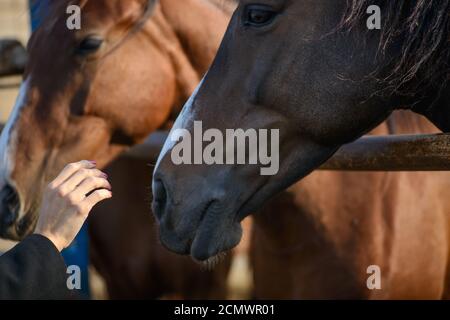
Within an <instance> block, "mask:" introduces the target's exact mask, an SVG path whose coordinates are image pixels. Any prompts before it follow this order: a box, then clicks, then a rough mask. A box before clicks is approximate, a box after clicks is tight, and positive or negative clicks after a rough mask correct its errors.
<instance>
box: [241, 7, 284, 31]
mask: <svg viewBox="0 0 450 320" xmlns="http://www.w3.org/2000/svg"><path fill="white" fill-rule="evenodd" d="M275 15H276V12H275V11H273V10H272V9H271V8H270V7H267V6H260V5H250V6H248V7H247V8H246V10H245V21H244V22H245V24H246V25H253V26H256V27H260V26H265V25H267V24H269V23H270V22H272V21H273V19H274V18H275Z"/></svg>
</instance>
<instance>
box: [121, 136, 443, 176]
mask: <svg viewBox="0 0 450 320" xmlns="http://www.w3.org/2000/svg"><path fill="white" fill-rule="evenodd" d="M166 138H167V133H164V132H158V133H155V134H152V135H151V136H150V137H149V138H148V139H147V140H146V141H145V142H144V143H143V144H141V145H138V146H136V147H133V148H132V149H131V150H130V151H129V152H128V153H127V156H129V157H137V158H144V159H146V158H148V159H152V160H154V159H156V157H157V155H158V154H159V151H160V150H161V147H162V145H163V143H164V141H165V139H166ZM321 169H323V170H346V171H450V134H429V135H391V136H368V137H363V138H361V139H359V140H357V141H356V142H353V143H350V144H347V145H344V146H343V147H342V148H341V149H340V150H339V151H338V152H337V153H336V154H335V155H334V156H333V157H332V158H331V159H330V160H329V161H328V162H327V163H325V164H324V165H323V166H322V167H321Z"/></svg>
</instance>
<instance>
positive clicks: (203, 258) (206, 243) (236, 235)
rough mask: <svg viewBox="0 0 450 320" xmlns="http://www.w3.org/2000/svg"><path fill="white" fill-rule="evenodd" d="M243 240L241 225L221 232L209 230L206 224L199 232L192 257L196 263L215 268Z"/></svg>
mask: <svg viewBox="0 0 450 320" xmlns="http://www.w3.org/2000/svg"><path fill="white" fill-rule="evenodd" d="M206 225H207V224H206ZM241 238H242V227H241V225H240V224H239V223H236V224H233V225H232V226H230V227H228V228H223V229H219V230H215V229H214V228H210V229H208V228H207V227H206V226H205V224H204V225H202V227H201V228H200V229H199V230H197V234H196V236H195V238H194V241H193V242H192V245H191V248H190V255H191V257H192V258H193V259H194V260H195V261H198V262H201V263H202V264H204V265H213V266H214V265H215V264H217V263H218V262H219V261H220V259H221V258H222V257H223V256H224V254H225V253H226V252H227V251H229V250H231V249H233V248H234V247H236V246H237V245H238V244H239V242H240V240H241Z"/></svg>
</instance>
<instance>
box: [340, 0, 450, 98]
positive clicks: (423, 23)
mask: <svg viewBox="0 0 450 320" xmlns="http://www.w3.org/2000/svg"><path fill="white" fill-rule="evenodd" d="M370 5H378V6H379V7H380V8H381V23H382V26H381V30H380V33H381V34H380V42H379V51H380V52H379V53H381V54H385V53H386V51H387V50H389V49H390V48H391V46H401V50H400V55H399V56H398V57H396V58H395V61H393V62H392V68H390V72H388V74H387V75H383V76H382V77H381V78H380V77H378V79H379V80H380V81H382V82H383V84H385V85H386V88H387V90H388V91H389V92H390V93H393V92H394V93H401V94H406V95H416V94H417V93H419V92H420V91H425V90H428V89H429V88H430V87H433V88H435V89H438V90H441V89H443V88H444V87H445V86H446V84H447V82H448V80H449V77H450V73H449V70H450V68H449V66H450V0H347V10H346V12H345V14H344V16H343V18H342V21H341V23H340V26H339V29H340V30H346V31H349V30H352V29H355V28H356V27H357V26H361V25H362V24H364V27H366V21H367V18H368V14H367V12H366V10H367V8H368V7H369V6H370Z"/></svg>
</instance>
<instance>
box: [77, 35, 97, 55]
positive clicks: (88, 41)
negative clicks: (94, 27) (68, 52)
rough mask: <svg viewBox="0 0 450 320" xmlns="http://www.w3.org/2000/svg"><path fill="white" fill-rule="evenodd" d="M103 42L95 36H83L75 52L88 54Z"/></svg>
mask: <svg viewBox="0 0 450 320" xmlns="http://www.w3.org/2000/svg"><path fill="white" fill-rule="evenodd" d="M102 44H103V39H102V38H100V37H97V36H89V37H86V38H84V39H83V40H82V41H81V42H80V43H79V44H78V47H77V49H76V54H79V55H88V54H91V53H94V52H96V51H97V50H98V49H100V47H101V46H102Z"/></svg>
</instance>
